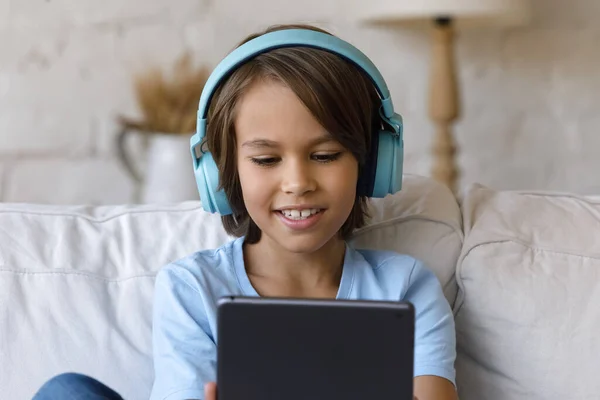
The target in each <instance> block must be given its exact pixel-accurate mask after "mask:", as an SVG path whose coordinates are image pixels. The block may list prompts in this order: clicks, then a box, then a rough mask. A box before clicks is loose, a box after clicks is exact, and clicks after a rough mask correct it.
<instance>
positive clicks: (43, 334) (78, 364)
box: [0, 175, 600, 400]
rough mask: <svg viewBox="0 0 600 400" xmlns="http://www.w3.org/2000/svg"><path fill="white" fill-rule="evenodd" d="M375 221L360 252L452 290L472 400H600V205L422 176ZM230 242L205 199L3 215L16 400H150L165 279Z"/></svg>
mask: <svg viewBox="0 0 600 400" xmlns="http://www.w3.org/2000/svg"><path fill="white" fill-rule="evenodd" d="M369 209H370V214H371V218H370V220H369V223H368V225H367V226H366V227H364V228H361V229H360V230H358V231H356V232H355V234H354V236H353V238H352V243H353V244H354V245H355V246H356V247H363V248H373V249H388V250H395V251H398V252H402V253H407V254H410V255H412V256H414V257H417V258H420V259H422V260H424V261H425V262H426V263H427V264H428V265H429V267H430V268H431V269H432V270H433V271H434V272H435V274H436V276H437V277H438V279H439V280H440V283H441V284H442V286H443V289H444V293H445V295H446V298H447V300H448V302H449V303H450V304H451V305H452V307H453V310H454V314H455V320H456V329H457V351H458V357H457V360H456V370H457V385H458V390H459V396H460V398H461V399H462V400H482V399H490V400H510V399H527V400H536V399H539V400H542V399H543V400H551V399H557V400H558V399H560V400H564V399H581V400H583V399H600V379H599V378H598V373H599V371H600V199H598V198H594V197H578V196H575V195H570V194H553V193H526V192H508V191H495V190H492V189H490V188H486V187H483V186H480V185H473V186H471V187H470V188H469V189H468V190H466V191H465V192H463V193H462V194H461V196H460V201H458V200H457V199H456V197H455V196H454V195H453V194H452V193H451V192H450V191H449V190H448V189H447V188H446V187H444V186H442V185H440V184H439V183H436V182H435V181H433V180H431V179H429V178H425V177H419V176H413V175H406V176H405V178H404V188H403V190H402V191H401V192H399V193H397V194H395V195H389V196H387V197H386V198H384V199H373V200H372V201H371V203H370V206H369ZM229 239H231V238H230V237H229V236H228V235H227V234H226V233H225V231H224V230H223V228H222V227H221V224H220V218H219V217H218V216H216V215H213V214H209V213H206V212H204V211H202V209H201V207H200V203H199V202H195V201H191V202H183V203H179V204H169V205H115V206H50V205H35V204H0V399H1V400H20V399H30V398H31V397H32V395H33V394H34V393H35V391H36V390H37V389H38V388H39V387H40V386H41V385H42V384H43V383H44V382H45V381H46V380H47V379H49V378H50V377H52V376H54V375H56V374H59V373H61V372H66V371H69V372H80V373H85V374H88V375H91V376H93V377H95V378H97V379H99V380H101V381H103V382H105V383H106V384H108V385H109V386H111V387H113V388H114V389H116V390H117V391H118V392H120V393H121V394H122V395H123V396H124V397H125V398H126V399H131V400H136V399H147V398H148V396H149V393H150V389H151V384H152V380H153V368H152V354H151V351H152V349H151V312H152V293H153V283H154V276H155V274H156V272H157V271H158V270H159V269H160V268H161V267H162V266H163V265H165V264H166V263H168V262H170V261H173V260H176V259H178V258H180V257H183V256H185V255H187V254H189V253H192V252H195V251H198V250H201V249H206V248H214V247H216V246H219V245H221V244H223V243H224V242H226V241H228V240H229Z"/></svg>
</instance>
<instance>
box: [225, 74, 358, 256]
mask: <svg viewBox="0 0 600 400" xmlns="http://www.w3.org/2000/svg"><path fill="white" fill-rule="evenodd" d="M235 131H236V142H237V149H236V155H237V166H238V171H239V179H240V183H241V187H242V193H243V198H244V203H245V206H246V209H247V210H248V213H249V215H250V216H251V218H252V219H253V220H254V222H255V223H256V225H257V226H258V227H259V228H260V229H261V231H262V233H263V238H262V239H261V241H262V240H264V239H267V240H268V241H270V242H273V244H277V245H278V246H279V247H281V248H283V249H286V250H287V251H290V252H293V253H310V252H314V251H316V250H318V249H320V248H321V247H323V246H324V245H325V244H327V243H328V242H329V241H330V240H332V239H333V240H339V239H340V238H339V235H337V232H338V231H339V229H340V228H341V227H342V225H343V224H344V222H345V221H346V219H347V218H348V216H349V215H350V212H351V211H352V208H353V206H354V202H355V198H356V182H357V179H358V162H357V160H356V158H355V157H354V156H353V154H352V153H350V152H349V151H348V150H347V149H345V148H344V147H343V146H342V145H341V144H340V143H339V142H337V141H336V140H335V139H333V138H332V137H331V136H329V135H328V133H327V131H326V130H325V128H323V126H321V125H320V124H319V122H318V121H317V120H316V119H315V118H314V117H313V115H312V114H311V113H310V111H309V110H308V109H307V108H306V107H305V106H304V104H303V103H302V102H301V101H300V100H299V99H298V97H297V96H296V95H295V94H294V92H293V91H292V90H291V89H289V88H288V87H287V86H285V85H283V84H281V83H279V82H276V81H273V80H267V79H262V80H259V81H257V82H255V83H254V84H253V85H252V86H251V87H250V88H248V90H247V92H246V93H245V94H244V95H243V97H242V98H241V99H240V102H239V103H238V105H237V110H236V117H235ZM290 208H291V209H295V210H294V211H292V210H289V209H290ZM283 209H287V210H285V211H283ZM302 210H304V211H302ZM309 212H310V216H307V214H309ZM315 212H316V213H315ZM265 235H266V237H265Z"/></svg>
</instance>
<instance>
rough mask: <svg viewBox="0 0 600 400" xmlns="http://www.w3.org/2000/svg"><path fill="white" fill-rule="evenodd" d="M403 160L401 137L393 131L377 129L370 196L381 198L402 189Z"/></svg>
mask: <svg viewBox="0 0 600 400" xmlns="http://www.w3.org/2000/svg"><path fill="white" fill-rule="evenodd" d="M403 161H404V145H403V142H402V138H401V137H400V136H399V135H398V134H396V133H393V132H389V131H379V146H378V152H377V170H376V172H375V183H374V185H373V195H372V197H378V198H383V197H385V196H386V195H387V194H393V193H396V192H398V191H400V189H402V164H403Z"/></svg>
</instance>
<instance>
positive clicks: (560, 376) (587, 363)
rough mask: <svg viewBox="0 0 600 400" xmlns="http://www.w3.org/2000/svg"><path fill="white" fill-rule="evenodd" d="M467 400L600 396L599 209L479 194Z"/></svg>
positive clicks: (467, 273) (464, 352)
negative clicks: (599, 372) (599, 308)
mask: <svg viewBox="0 0 600 400" xmlns="http://www.w3.org/2000/svg"><path fill="white" fill-rule="evenodd" d="M463 215H464V227H465V244H464V248H463V252H462V254H461V259H460V260H459V264H458V267H457V279H458V283H459V286H460V288H461V289H460V294H459V298H458V300H457V304H456V307H455V312H456V324H457V341H458V359H457V363H456V368H457V381H458V388H459V394H460V398H461V400H480V399H489V400H507V399H523V400H525V399H526V400H552V399H556V400H558V399H561V400H562V399H570V400H575V399H581V400H583V399H593V398H598V396H599V393H600V380H599V379H598V377H597V375H598V367H599V366H600V363H599V361H598V356H599V355H600V337H599V336H598V332H600V312H599V311H598V304H600V241H599V237H600V203H598V202H596V201H594V200H592V199H591V198H584V197H575V196H569V195H558V194H542V193H515V192H496V191H493V190H490V189H487V188H484V187H482V186H474V187H473V188H471V189H470V190H469V191H468V193H467V194H466V197H465V200H464V204H463Z"/></svg>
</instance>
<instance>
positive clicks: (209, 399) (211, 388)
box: [204, 382, 217, 400]
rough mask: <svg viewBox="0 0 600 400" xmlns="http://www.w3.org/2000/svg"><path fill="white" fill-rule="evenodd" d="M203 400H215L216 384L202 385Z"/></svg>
mask: <svg viewBox="0 0 600 400" xmlns="http://www.w3.org/2000/svg"><path fill="white" fill-rule="evenodd" d="M204 398H205V399H206V400H217V384H216V383H214V382H209V383H207V384H206V385H204Z"/></svg>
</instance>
